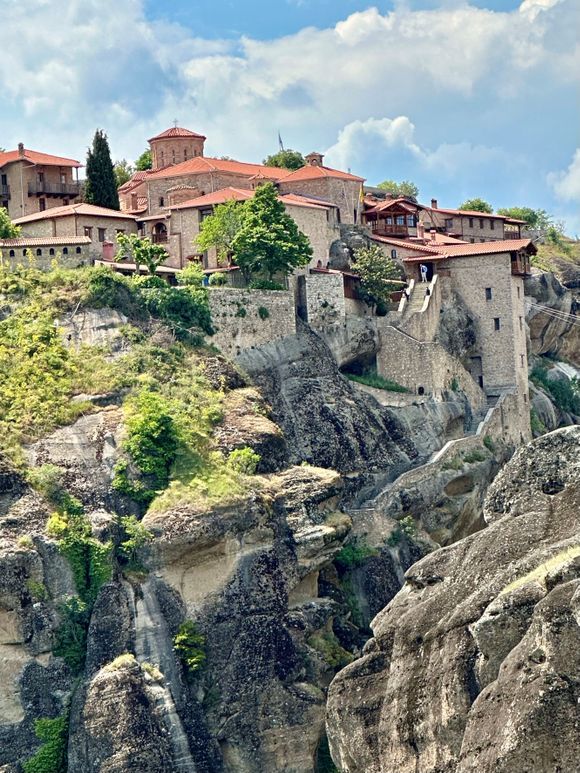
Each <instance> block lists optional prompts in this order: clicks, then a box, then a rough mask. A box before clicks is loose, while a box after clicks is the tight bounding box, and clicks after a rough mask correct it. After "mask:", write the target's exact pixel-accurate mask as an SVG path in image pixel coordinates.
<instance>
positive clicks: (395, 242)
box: [370, 234, 441, 255]
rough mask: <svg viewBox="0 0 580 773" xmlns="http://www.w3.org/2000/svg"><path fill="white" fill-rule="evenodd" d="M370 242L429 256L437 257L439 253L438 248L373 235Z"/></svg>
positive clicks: (439, 249)
mask: <svg viewBox="0 0 580 773" xmlns="http://www.w3.org/2000/svg"><path fill="white" fill-rule="evenodd" d="M370 238H371V241H373V242H381V243H383V244H392V245H393V246H395V247H406V248H407V249H413V250H416V251H417V252H426V253H429V254H430V255H439V253H440V252H441V248H440V247H435V246H433V247H430V246H428V245H426V244H417V242H408V241H405V239H391V237H390V236H378V235H377V234H373V235H372V236H371V237H370Z"/></svg>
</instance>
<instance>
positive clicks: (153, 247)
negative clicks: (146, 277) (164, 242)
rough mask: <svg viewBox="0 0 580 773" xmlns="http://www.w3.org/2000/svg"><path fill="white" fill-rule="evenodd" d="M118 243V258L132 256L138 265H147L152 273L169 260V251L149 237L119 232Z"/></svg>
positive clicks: (122, 258)
mask: <svg viewBox="0 0 580 773" xmlns="http://www.w3.org/2000/svg"><path fill="white" fill-rule="evenodd" d="M117 244H118V245H119V250H118V252H117V260H124V259H126V258H131V259H132V260H133V263H135V265H136V266H137V267H139V266H146V267H147V271H149V273H150V274H155V273H156V271H157V269H158V267H159V266H160V265H161V264H162V263H164V262H165V261H166V260H169V255H168V253H167V251H166V250H165V249H164V248H163V247H162V246H161V245H160V244H153V243H152V242H151V239H149V238H147V237H145V238H141V237H139V236H137V235H136V234H119V235H118V236H117Z"/></svg>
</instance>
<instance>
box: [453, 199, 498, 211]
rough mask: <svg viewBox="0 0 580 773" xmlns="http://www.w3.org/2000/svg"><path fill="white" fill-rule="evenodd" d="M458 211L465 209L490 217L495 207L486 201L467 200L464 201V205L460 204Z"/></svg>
mask: <svg viewBox="0 0 580 773" xmlns="http://www.w3.org/2000/svg"><path fill="white" fill-rule="evenodd" d="M457 209H465V210H467V211H473V212H485V213H487V214H488V215H491V214H492V212H493V207H492V206H491V204H490V203H489V202H487V201H485V199H479V198H476V199H467V201H464V202H463V204H460V205H459V206H458V207H457Z"/></svg>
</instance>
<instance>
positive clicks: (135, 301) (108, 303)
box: [85, 266, 145, 319]
mask: <svg viewBox="0 0 580 773" xmlns="http://www.w3.org/2000/svg"><path fill="white" fill-rule="evenodd" d="M85 306H89V307H92V308H96V309H99V308H104V307H109V308H111V309H116V310H117V311H120V312H121V313H122V314H125V315H126V316H127V317H131V318H135V319H142V318H143V317H144V316H145V314H144V309H143V306H142V303H140V293H139V289H138V287H137V285H136V284H135V283H134V282H133V281H132V280H131V278H130V277H126V276H123V274H118V273H116V272H115V271H112V270H111V269H110V268H108V267H107V266H99V267H97V268H94V269H93V270H92V272H91V274H90V277H89V281H88V285H87V293H86V296H85Z"/></svg>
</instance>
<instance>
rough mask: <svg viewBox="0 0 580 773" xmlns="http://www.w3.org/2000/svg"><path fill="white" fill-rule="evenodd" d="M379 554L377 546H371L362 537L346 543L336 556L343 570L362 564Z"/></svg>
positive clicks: (335, 559)
mask: <svg viewBox="0 0 580 773" xmlns="http://www.w3.org/2000/svg"><path fill="white" fill-rule="evenodd" d="M376 555H378V551H377V550H375V548H371V547H370V546H369V545H367V544H366V542H364V541H363V540H361V539H357V540H353V541H352V542H350V543H349V544H348V545H344V547H342V548H341V549H340V551H339V552H338V553H337V554H336V556H335V558H334V562H335V564H336V565H337V566H338V567H339V569H341V570H342V571H347V570H348V569H352V568H354V567H357V566H361V565H362V564H364V562H365V561H366V560H367V558H371V557H372V556H376Z"/></svg>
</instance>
